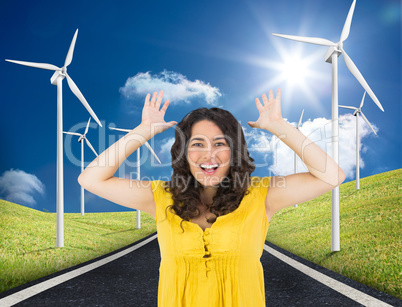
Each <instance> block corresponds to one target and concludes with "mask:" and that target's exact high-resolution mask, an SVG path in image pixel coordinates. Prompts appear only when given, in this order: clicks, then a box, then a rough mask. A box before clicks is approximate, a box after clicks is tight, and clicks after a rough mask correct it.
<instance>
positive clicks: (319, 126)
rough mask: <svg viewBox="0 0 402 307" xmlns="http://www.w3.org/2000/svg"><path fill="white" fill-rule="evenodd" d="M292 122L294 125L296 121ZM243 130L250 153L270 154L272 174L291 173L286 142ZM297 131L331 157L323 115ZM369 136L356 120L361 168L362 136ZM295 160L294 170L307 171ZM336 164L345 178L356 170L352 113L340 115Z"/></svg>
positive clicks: (328, 123)
mask: <svg viewBox="0 0 402 307" xmlns="http://www.w3.org/2000/svg"><path fill="white" fill-rule="evenodd" d="M292 124H293V125H294V126H296V123H292ZM372 126H373V129H374V130H375V131H376V132H377V131H378V128H377V127H376V126H375V125H373V124H372ZM243 129H244V131H245V137H246V140H247V143H248V148H249V151H250V153H253V152H257V153H259V154H264V158H265V159H266V158H267V156H272V158H271V159H270V160H271V161H272V162H271V165H269V170H270V171H271V172H272V173H273V174H274V175H281V176H284V175H289V174H293V173H294V152H293V151H292V150H291V149H290V148H289V147H288V146H287V145H286V144H285V143H283V142H282V141H279V139H278V138H277V137H273V136H272V134H270V133H268V132H266V131H262V130H259V131H258V130H254V131H250V132H249V131H248V128H244V127H243ZM257 131H258V132H257ZM300 131H301V132H302V133H303V134H304V135H305V136H307V137H308V138H309V139H310V140H312V141H314V142H315V143H316V144H317V145H318V146H319V147H320V148H321V149H323V150H324V151H325V152H327V153H328V154H329V155H330V156H332V153H331V147H332V146H331V120H329V119H326V118H315V119H314V120H308V121H306V122H304V123H303V124H302V125H301V127H300ZM368 135H373V132H372V131H371V129H370V128H369V127H368V125H367V124H366V123H365V122H364V121H363V120H360V119H359V140H360V141H359V144H360V146H359V149H360V159H359V163H360V168H364V160H363V159H362V157H361V154H362V153H364V152H365V151H366V150H367V148H366V147H365V146H364V144H362V139H363V138H365V137H367V136H368ZM297 160H298V162H297V171H298V172H306V171H308V170H307V168H306V167H305V166H304V164H303V163H302V161H301V159H300V158H299V157H297ZM339 165H340V166H341V168H342V169H343V171H344V172H345V174H346V177H347V178H349V179H354V177H355V172H356V118H355V117H354V116H353V115H351V114H346V115H341V116H340V117H339Z"/></svg>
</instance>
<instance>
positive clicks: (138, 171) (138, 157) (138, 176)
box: [109, 127, 162, 229]
mask: <svg viewBox="0 0 402 307" xmlns="http://www.w3.org/2000/svg"><path fill="white" fill-rule="evenodd" d="M109 129H111V130H116V131H123V132H130V131H131V129H120V128H112V127H109ZM145 146H147V148H148V149H149V151H150V152H151V153H152V154H153V155H154V157H155V158H156V160H158V162H159V163H160V164H162V162H161V161H160V160H159V158H158V156H157V155H156V154H155V152H154V150H153V149H152V147H151V145H149V143H148V142H147V141H145ZM140 148H141V147H138V149H137V180H141V179H140V178H141V177H140V159H141V155H140ZM139 228H141V211H140V210H137V229H139Z"/></svg>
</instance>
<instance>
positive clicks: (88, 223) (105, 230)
mask: <svg viewBox="0 0 402 307" xmlns="http://www.w3.org/2000/svg"><path fill="white" fill-rule="evenodd" d="M136 215H137V213H136V212H135V211H131V212H116V213H86V214H85V216H81V214H80V213H66V214H65V215H64V225H65V228H64V246H65V247H63V248H56V214H55V213H46V212H41V211H37V210H34V209H31V208H27V207H24V206H20V205H17V204H14V203H11V202H7V201H4V200H0V293H1V292H3V291H6V290H8V289H11V288H14V287H16V286H19V285H22V284H25V283H27V282H29V281H32V280H35V279H38V278H41V277H44V276H47V275H49V274H52V273H55V272H58V271H61V270H63V269H66V268H69V267H72V266H74V265H77V264H80V263H83V262H86V261H88V260H91V259H94V258H97V257H99V256H102V255H105V254H107V253H110V252H112V251H115V250H118V249H119V248H122V247H124V246H127V245H129V244H131V243H133V242H135V241H138V240H140V239H142V238H144V237H146V236H147V235H149V234H152V233H154V232H156V224H155V220H154V219H153V217H152V216H150V215H149V214H146V213H144V212H142V214H141V229H136Z"/></svg>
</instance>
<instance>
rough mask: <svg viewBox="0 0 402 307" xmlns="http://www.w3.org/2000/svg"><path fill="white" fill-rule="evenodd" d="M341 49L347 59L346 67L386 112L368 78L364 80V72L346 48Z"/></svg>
mask: <svg viewBox="0 0 402 307" xmlns="http://www.w3.org/2000/svg"><path fill="white" fill-rule="evenodd" d="M341 50H342V53H343V58H344V59H345V64H346V67H347V68H348V69H349V70H350V72H351V73H352V75H353V76H355V78H356V79H357V81H359V83H360V84H361V85H362V87H363V88H364V89H365V90H366V92H367V93H368V94H369V96H370V97H371V99H373V101H374V102H375V104H376V105H377V106H378V107H379V108H380V110H381V111H383V112H384V109H383V107H382V105H381V103H380V101H379V100H378V98H377V96H376V95H375V94H374V93H373V91H372V90H371V88H370V86H369V85H368V84H367V82H366V80H364V78H363V76H362V74H361V73H360V71H359V70H358V69H357V67H356V65H355V64H354V63H353V61H352V59H351V58H350V57H349V56H348V55H347V53H346V52H345V50H343V48H342V49H341Z"/></svg>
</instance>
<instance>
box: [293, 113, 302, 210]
mask: <svg viewBox="0 0 402 307" xmlns="http://www.w3.org/2000/svg"><path fill="white" fill-rule="evenodd" d="M303 113H304V109H303V110H302V112H301V115H300V119H299V123H298V124H297V126H296V129H297V130H299V127H300V125H301V122H302V118H303ZM294 163H295V174H296V173H297V155H296V152H295V154H294ZM295 207H296V208H297V204H296V205H295Z"/></svg>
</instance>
